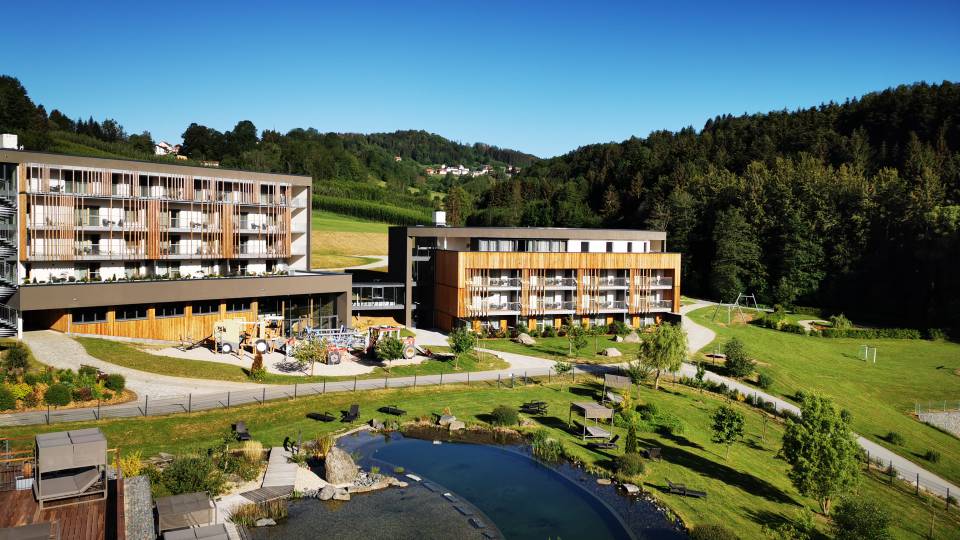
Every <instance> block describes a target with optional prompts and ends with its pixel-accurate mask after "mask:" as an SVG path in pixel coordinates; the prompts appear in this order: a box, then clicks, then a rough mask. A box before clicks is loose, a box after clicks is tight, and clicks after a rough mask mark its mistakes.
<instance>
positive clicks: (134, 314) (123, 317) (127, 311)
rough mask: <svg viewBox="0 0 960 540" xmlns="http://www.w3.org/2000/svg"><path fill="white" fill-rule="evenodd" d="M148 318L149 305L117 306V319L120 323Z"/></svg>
mask: <svg viewBox="0 0 960 540" xmlns="http://www.w3.org/2000/svg"><path fill="white" fill-rule="evenodd" d="M146 318H147V305H146V304H134V305H129V306H117V315H116V319H117V320H118V321H134V320H137V319H146Z"/></svg>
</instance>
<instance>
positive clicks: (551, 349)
mask: <svg viewBox="0 0 960 540" xmlns="http://www.w3.org/2000/svg"><path fill="white" fill-rule="evenodd" d="M533 339H534V340H535V341H536V344H534V345H524V344H522V343H517V342H516V341H513V340H511V339H499V338H498V339H484V340H482V341H481V342H480V344H479V345H478V347H484V348H487V349H493V350H495V351H504V352H511V353H515V354H529V355H531V356H540V357H543V358H550V359H557V360H564V361H574V362H578V363H586V364H607V363H616V364H619V363H621V362H627V361H630V360H636V358H637V344H636V343H617V342H615V341H613V336H608V335H603V336H599V337H596V338H594V337H591V336H587V346H586V347H584V348H583V349H582V350H581V351H580V354H578V355H575V356H569V352H570V341H569V340H568V339H567V338H566V337H548V338H545V337H538V338H533ZM608 347H614V348H616V349H617V350H619V351H620V352H621V353H623V356H619V357H616V356H615V357H607V356H603V355H600V354H594V348H596V350H597V351H600V352H602V351H603V350H604V349H606V348H608Z"/></svg>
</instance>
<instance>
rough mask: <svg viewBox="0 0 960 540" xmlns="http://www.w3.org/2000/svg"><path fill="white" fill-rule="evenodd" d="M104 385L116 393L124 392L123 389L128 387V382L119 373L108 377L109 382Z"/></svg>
mask: <svg viewBox="0 0 960 540" xmlns="http://www.w3.org/2000/svg"><path fill="white" fill-rule="evenodd" d="M103 385H104V386H106V387H107V388H109V389H110V390H113V391H114V392H123V389H124V388H125V387H126V386H127V380H126V379H125V378H124V377H123V375H121V374H119V373H111V374H109V375H107V380H106V381H104V383H103Z"/></svg>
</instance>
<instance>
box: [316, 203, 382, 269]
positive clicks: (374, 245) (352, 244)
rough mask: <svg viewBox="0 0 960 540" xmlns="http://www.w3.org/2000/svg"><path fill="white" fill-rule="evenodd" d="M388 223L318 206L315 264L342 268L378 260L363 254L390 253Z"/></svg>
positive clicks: (319, 266) (327, 267) (329, 267)
mask: <svg viewBox="0 0 960 540" xmlns="http://www.w3.org/2000/svg"><path fill="white" fill-rule="evenodd" d="M388 227H389V225H388V224H386V223H379V222H375V221H368V220H363V219H359V218H355V217H351V216H344V215H342V214H334V213H333V212H326V211H323V210H314V211H313V216H312V223H311V230H312V234H311V236H310V244H311V245H310V257H311V260H312V262H313V267H314V268H326V269H339V268H344V267H347V266H357V265H361V264H368V263H371V262H374V261H375V260H376V259H371V258H367V257H361V256H360V255H386V254H387V228H388Z"/></svg>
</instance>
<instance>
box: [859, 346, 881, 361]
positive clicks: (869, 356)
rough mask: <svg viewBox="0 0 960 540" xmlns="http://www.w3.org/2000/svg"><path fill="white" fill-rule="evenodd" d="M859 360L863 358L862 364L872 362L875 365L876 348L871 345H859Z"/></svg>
mask: <svg viewBox="0 0 960 540" xmlns="http://www.w3.org/2000/svg"><path fill="white" fill-rule="evenodd" d="M859 356H860V358H863V361H864V362H873V363H874V364H876V363H877V348H876V347H874V346H871V345H861V346H860V354H859Z"/></svg>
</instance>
